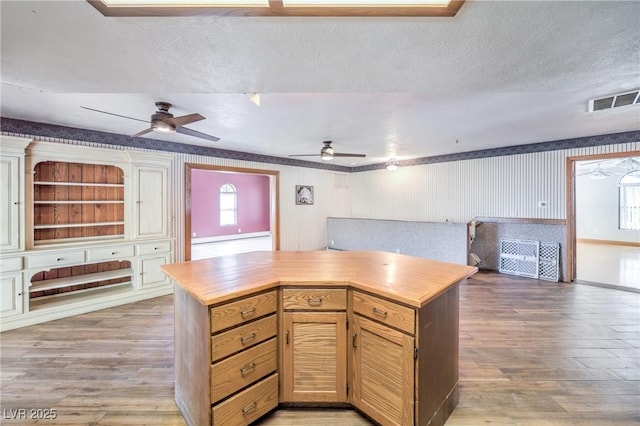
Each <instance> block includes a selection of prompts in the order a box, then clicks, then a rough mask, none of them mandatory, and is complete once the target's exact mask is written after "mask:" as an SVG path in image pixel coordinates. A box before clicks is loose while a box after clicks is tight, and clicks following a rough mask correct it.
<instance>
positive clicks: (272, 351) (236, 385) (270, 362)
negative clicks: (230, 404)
mask: <svg viewBox="0 0 640 426" xmlns="http://www.w3.org/2000/svg"><path fill="white" fill-rule="evenodd" d="M277 364H278V356H277V349H276V339H271V340H268V341H266V342H264V343H261V344H259V345H256V346H254V347H252V348H251V349H247V350H246V351H244V352H240V353H239V354H237V355H234V356H232V357H231V358H227V359H225V360H224V361H220V362H217V363H215V364H213V365H212V366H211V402H216V401H219V400H221V399H222V398H224V397H226V396H229V395H231V394H232V393H233V392H235V391H237V390H239V389H242V388H244V387H247V386H249V385H250V384H251V383H253V382H255V381H258V380H259V379H261V378H263V377H264V376H266V375H268V374H271V373H273V372H274V371H276V367H277Z"/></svg>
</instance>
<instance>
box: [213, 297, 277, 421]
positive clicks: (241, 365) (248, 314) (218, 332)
mask: <svg viewBox="0 0 640 426" xmlns="http://www.w3.org/2000/svg"><path fill="white" fill-rule="evenodd" d="M277 300H278V298H277V292H276V291H275V290H274V291H270V292H268V293H263V294H259V295H256V296H252V297H247V298H244V299H240V300H238V301H235V302H231V303H227V304H224V305H220V306H214V307H212V308H211V312H210V318H211V404H212V405H213V408H212V423H213V424H214V425H222V424H234V425H239V424H249V423H251V422H253V421H254V420H256V419H258V418H259V417H261V416H263V415H264V414H266V413H267V412H269V411H270V410H272V409H274V408H276V407H277V405H278V374H277V372H276V370H277V366H278V349H277V338H276V334H277V328H278V317H277V313H276V311H277V308H278V302H277Z"/></svg>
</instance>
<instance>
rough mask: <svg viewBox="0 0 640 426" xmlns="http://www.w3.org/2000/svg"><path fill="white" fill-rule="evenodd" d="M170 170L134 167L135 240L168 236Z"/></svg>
mask: <svg viewBox="0 0 640 426" xmlns="http://www.w3.org/2000/svg"><path fill="white" fill-rule="evenodd" d="M167 175H168V170H167V169H166V168H164V167H142V166H134V179H135V182H134V191H133V197H134V223H133V232H134V235H133V237H134V238H153V237H165V236H168V229H169V204H168V186H167Z"/></svg>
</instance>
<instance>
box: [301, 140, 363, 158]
mask: <svg viewBox="0 0 640 426" xmlns="http://www.w3.org/2000/svg"><path fill="white" fill-rule="evenodd" d="M322 143H323V144H324V146H323V147H322V149H321V150H320V154H296V155H289V157H318V156H319V157H320V159H321V160H323V161H330V160H333V159H334V157H366V156H367V155H366V154H346V153H342V152H335V151H334V150H333V147H332V146H331V141H323V142H322Z"/></svg>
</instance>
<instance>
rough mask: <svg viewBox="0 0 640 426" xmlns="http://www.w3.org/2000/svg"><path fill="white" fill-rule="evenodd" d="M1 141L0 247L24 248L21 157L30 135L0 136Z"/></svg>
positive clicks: (22, 170)
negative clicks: (25, 137) (18, 136)
mask: <svg viewBox="0 0 640 426" xmlns="http://www.w3.org/2000/svg"><path fill="white" fill-rule="evenodd" d="M1 142H2V143H1V144H0V250H1V251H2V253H6V252H10V251H18V250H24V238H25V237H24V208H25V207H24V201H25V200H24V185H25V181H24V173H25V171H24V157H25V148H26V147H27V145H28V144H29V142H31V140H30V139H24V138H15V137H10V136H2V140H1Z"/></svg>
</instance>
